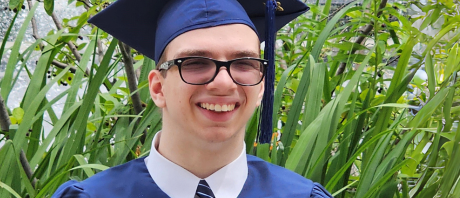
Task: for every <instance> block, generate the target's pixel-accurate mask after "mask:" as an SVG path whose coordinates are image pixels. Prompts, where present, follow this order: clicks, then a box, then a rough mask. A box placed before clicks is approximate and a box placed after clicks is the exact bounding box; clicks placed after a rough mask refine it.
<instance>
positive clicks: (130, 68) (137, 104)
mask: <svg viewBox="0 0 460 198" xmlns="http://www.w3.org/2000/svg"><path fill="white" fill-rule="evenodd" d="M118 47H120V52H121V55H122V56H123V62H124V64H125V71H126V76H127V78H128V87H129V91H130V93H132V94H131V101H132V102H133V106H134V112H135V113H136V114H137V115H139V114H140V113H141V112H142V110H143V108H142V102H141V97H140V95H139V92H137V77H136V73H135V71H134V65H133V58H132V57H131V48H130V47H129V46H128V45H126V44H124V43H123V42H121V41H120V42H118ZM138 121H139V120H138ZM146 137H147V131H146V130H144V132H143V135H142V137H141V143H142V144H143V143H144V140H145V138H146Z"/></svg>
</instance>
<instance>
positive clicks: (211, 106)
mask: <svg viewBox="0 0 460 198" xmlns="http://www.w3.org/2000/svg"><path fill="white" fill-rule="evenodd" d="M200 106H201V108H203V109H207V110H210V111H215V112H227V111H233V109H235V104H223V105H220V104H209V103H201V104H200Z"/></svg>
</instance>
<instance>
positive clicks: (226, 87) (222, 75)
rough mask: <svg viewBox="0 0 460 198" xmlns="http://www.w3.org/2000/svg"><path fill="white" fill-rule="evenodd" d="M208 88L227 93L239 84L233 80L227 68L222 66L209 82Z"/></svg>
mask: <svg viewBox="0 0 460 198" xmlns="http://www.w3.org/2000/svg"><path fill="white" fill-rule="evenodd" d="M206 88H207V89H209V90H211V91H214V92H216V93H222V94H225V93H227V92H228V91H231V90H234V89H236V88H237V85H236V84H235V83H234V82H233V79H232V77H230V74H229V73H228V71H227V69H226V68H224V67H221V68H220V69H219V72H218V73H217V75H216V77H215V78H214V80H213V81H212V82H210V83H209V84H207V85H206Z"/></svg>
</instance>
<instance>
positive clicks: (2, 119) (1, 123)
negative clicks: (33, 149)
mask: <svg viewBox="0 0 460 198" xmlns="http://www.w3.org/2000/svg"><path fill="white" fill-rule="evenodd" d="M10 125H11V120H10V116H9V115H8V111H7V110H6V105H5V100H3V97H2V96H1V95H0V127H1V129H2V131H9V130H10ZM6 139H9V137H8V136H6ZM19 160H20V161H21V165H22V168H23V169H24V171H25V173H26V175H27V177H28V178H29V180H30V179H31V178H32V175H33V174H34V172H33V171H32V169H31V168H30V165H29V161H27V157H26V154H25V153H24V150H22V149H21V153H20V155H19ZM35 183H37V179H35V178H33V179H32V182H31V184H32V186H33V187H34V188H35Z"/></svg>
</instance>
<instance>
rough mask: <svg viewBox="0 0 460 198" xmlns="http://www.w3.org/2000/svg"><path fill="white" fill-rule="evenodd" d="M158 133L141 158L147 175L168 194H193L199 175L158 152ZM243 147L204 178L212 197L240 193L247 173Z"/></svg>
mask: <svg viewBox="0 0 460 198" xmlns="http://www.w3.org/2000/svg"><path fill="white" fill-rule="evenodd" d="M160 136H161V132H158V133H157V134H156V135H155V137H154V138H153V142H152V149H151V150H150V155H149V156H148V157H146V158H145V164H146V166H147V169H148V171H149V173H150V176H151V177H152V179H153V180H154V181H155V183H156V184H157V185H158V187H159V188H160V189H161V190H162V191H163V192H165V193H166V194H167V195H168V196H170V197H172V198H176V197H177V198H184V197H190V198H193V197H194V196H195V192H196V188H197V186H198V183H199V182H200V180H201V179H200V178H198V177H196V176H195V175H194V174H192V173H190V172H189V171H187V170H186V169H184V168H182V167H181V166H179V165H177V164H175V163H174V162H171V161H169V160H168V159H166V158H165V157H163V156H162V155H161V154H160V153H158V151H157V146H158V143H159V140H160ZM245 147H246V146H244V145H243V148H242V151H241V154H240V155H239V156H238V158H236V159H235V160H233V161H232V162H231V163H229V164H227V165H226V166H224V167H222V168H221V169H219V170H218V171H216V172H215V173H213V174H212V175H210V176H209V177H207V178H205V180H206V182H207V183H208V184H209V187H211V190H212V191H213V193H214V195H215V197H219V198H234V197H237V196H238V195H239V194H240V192H241V190H242V189H243V186H244V183H245V182H246V178H247V177H248V164H247V161H246V152H245V149H244V148H245Z"/></svg>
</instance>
